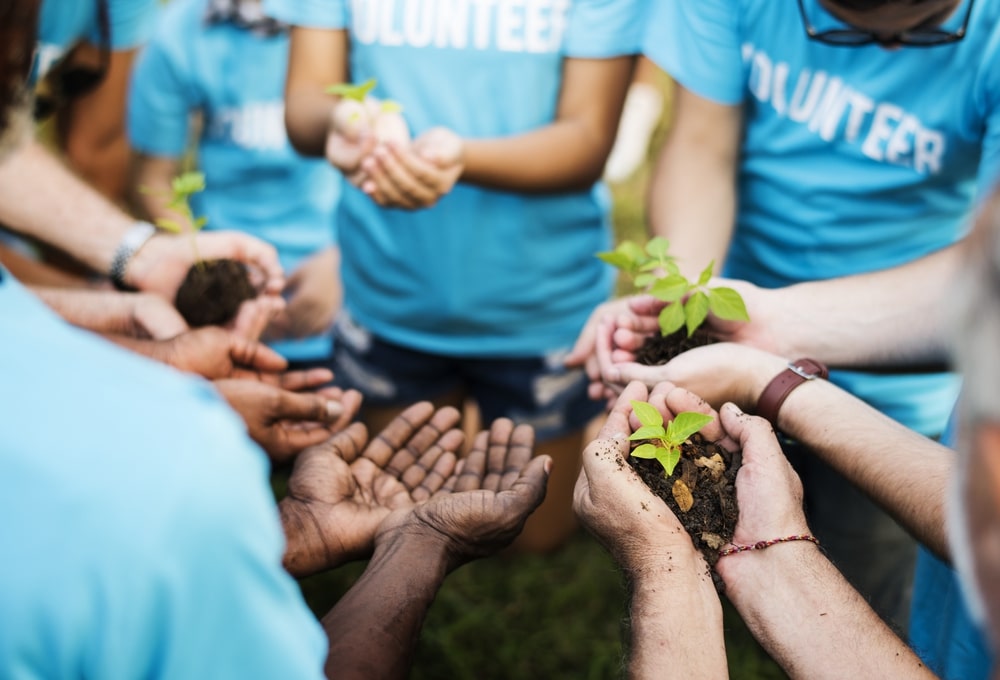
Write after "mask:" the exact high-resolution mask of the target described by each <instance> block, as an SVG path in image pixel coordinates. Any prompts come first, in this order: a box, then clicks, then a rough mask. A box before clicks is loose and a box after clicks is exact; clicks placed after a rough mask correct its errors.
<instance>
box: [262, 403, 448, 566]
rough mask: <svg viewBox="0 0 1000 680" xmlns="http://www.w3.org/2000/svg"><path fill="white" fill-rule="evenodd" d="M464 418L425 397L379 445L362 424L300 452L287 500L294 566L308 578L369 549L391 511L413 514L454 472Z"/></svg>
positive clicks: (285, 521)
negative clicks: (411, 509) (428, 400)
mask: <svg viewBox="0 0 1000 680" xmlns="http://www.w3.org/2000/svg"><path fill="white" fill-rule="evenodd" d="M460 418H461V414H460V413H459V412H458V411H457V410H455V409H453V408H443V409H439V410H437V411H435V410H434V407H433V405H432V404H430V403H429V402H420V403H418V404H414V405H413V406H411V407H410V408H408V409H406V410H405V411H404V412H403V413H402V414H401V415H400V416H398V417H397V418H396V419H395V420H393V421H392V422H391V423H390V424H389V426H388V427H386V428H385V429H384V430H383V431H382V432H381V433H379V435H378V436H377V437H376V438H375V439H374V440H373V441H372V442H371V443H368V435H367V431H366V429H365V426H364V425H362V424H360V423H355V424H353V425H351V426H350V427H348V428H347V429H345V430H343V431H342V432H339V433H337V434H336V435H334V436H333V437H332V438H330V439H329V440H328V441H327V442H325V443H324V444H320V445H318V446H314V447H311V448H308V449H306V450H305V451H303V452H302V453H300V454H299V456H298V458H296V460H295V467H294V469H293V471H292V476H291V479H290V480H289V482H288V495H287V496H286V497H285V498H284V499H283V500H282V501H281V503H280V504H279V509H280V511H281V521H282V525H283V526H284V528H285V536H286V539H287V541H288V547H287V548H286V551H285V559H284V561H285V567H286V568H287V569H288V571H289V572H290V573H291V574H292V575H293V576H296V577H302V576H307V575H309V574H314V573H316V572H319V571H323V570H325V569H330V568H332V567H335V566H337V565H339V564H342V563H344V562H346V561H348V560H351V559H359V558H362V557H365V556H367V555H369V554H370V553H371V552H372V549H373V547H374V537H375V533H376V530H377V529H379V526H380V525H381V524H382V523H383V521H384V520H385V519H386V518H387V517H388V516H389V514H390V513H391V512H393V511H402V512H403V513H404V514H405V513H408V512H409V509H410V508H412V507H413V506H414V504H415V503H418V502H421V501H424V500H426V499H428V498H430V497H431V495H432V494H434V493H436V492H437V491H438V490H440V489H441V488H442V485H443V484H444V483H445V482H446V480H448V479H449V478H451V477H452V473H453V472H454V470H455V462H456V452H457V451H458V450H459V449H460V448H461V446H462V444H463V441H464V435H463V434H462V432H461V431H460V430H458V429H455V427H456V425H458V423H459V420H460Z"/></svg>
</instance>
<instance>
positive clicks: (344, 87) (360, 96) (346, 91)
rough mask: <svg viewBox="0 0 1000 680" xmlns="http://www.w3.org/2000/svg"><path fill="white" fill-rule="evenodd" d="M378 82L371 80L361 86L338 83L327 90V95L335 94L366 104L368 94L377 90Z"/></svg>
mask: <svg viewBox="0 0 1000 680" xmlns="http://www.w3.org/2000/svg"><path fill="white" fill-rule="evenodd" d="M376 82H377V81H376V80H375V79H374V78H369V79H368V80H366V81H365V82H363V83H361V84H360V85H354V84H353V83H337V84H336V85H331V86H330V87H328V88H326V93H327V94H335V95H337V96H339V97H343V98H344V99H353V100H354V101H356V102H362V103H363V102H364V101H365V97H367V96H368V93H369V92H371V91H372V90H374V89H375V84H376Z"/></svg>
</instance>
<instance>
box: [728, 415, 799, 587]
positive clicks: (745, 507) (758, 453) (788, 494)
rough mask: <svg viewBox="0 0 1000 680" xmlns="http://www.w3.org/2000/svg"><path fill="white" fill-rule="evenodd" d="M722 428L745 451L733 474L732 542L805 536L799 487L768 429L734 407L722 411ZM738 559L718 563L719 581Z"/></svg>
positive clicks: (762, 422)
mask: <svg viewBox="0 0 1000 680" xmlns="http://www.w3.org/2000/svg"><path fill="white" fill-rule="evenodd" d="M720 415H721V418H722V426H723V428H725V431H726V432H727V433H728V435H729V436H730V437H732V438H733V439H734V440H736V441H737V442H738V445H739V447H740V448H741V449H742V451H743V464H742V466H741V467H740V469H739V472H737V473H736V500H737V502H738V503H739V507H740V514H739V519H738V520H737V522H736V530H735V532H734V534H733V539H732V542H733V543H735V544H737V545H752V544H754V543H757V542H758V541H767V540H770V539H774V538H782V537H785V536H792V535H797V534H807V533H809V527H808V525H807V524H806V519H805V513H804V512H803V509H802V482H801V481H800V480H799V476H798V475H797V474H796V473H795V470H793V469H792V466H791V465H790V464H789V462H788V459H787V458H785V454H784V453H783V452H782V450H781V446H780V445H779V444H778V440H777V438H776V437H775V435H774V430H772V429H771V424H770V423H768V422H767V421H766V420H764V419H763V418H758V417H756V416H751V415H748V414H746V413H744V412H743V411H741V410H740V409H739V408H737V407H736V405H735V404H726V405H725V406H723V407H722V410H721V413H720ZM738 561H739V559H738V558H736V559H734V556H729V557H726V558H724V559H720V560H719V562H718V563H717V564H716V570H717V571H718V572H719V575H720V576H722V578H723V580H726V579H727V573H728V569H730V568H732V567H733V566H734V565H735V564H736V563H737V562H738Z"/></svg>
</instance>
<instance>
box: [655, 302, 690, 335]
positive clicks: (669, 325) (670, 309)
mask: <svg viewBox="0 0 1000 680" xmlns="http://www.w3.org/2000/svg"><path fill="white" fill-rule="evenodd" d="M659 321H660V333H662V334H663V335H670V334H671V333H673V332H674V331H676V330H677V329H679V328H680V327H681V326H683V325H684V305H682V304H680V303H679V302H674V303H671V304H669V305H667V306H666V307H664V308H663V309H662V310H660V316H659Z"/></svg>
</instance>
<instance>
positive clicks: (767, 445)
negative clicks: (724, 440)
mask: <svg viewBox="0 0 1000 680" xmlns="http://www.w3.org/2000/svg"><path fill="white" fill-rule="evenodd" d="M720 417H721V420H722V426H723V428H725V430H726V432H727V433H728V434H729V435H730V436H731V437H732V438H733V439H734V440H736V441H737V442H738V443H739V447H740V448H741V449H742V450H743V464H744V465H748V464H750V463H760V464H772V459H774V458H777V457H781V458H782V459H784V458H785V456H784V454H783V453H781V445H780V444H778V440H777V437H775V435H774V429H773V428H772V427H771V423H769V422H767V421H766V420H764V419H763V418H758V417H757V416H751V415H749V414H747V413H744V412H743V411H741V410H740V409H739V407H738V406H736V404H725V405H724V406H723V407H722V410H721V412H720Z"/></svg>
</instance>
